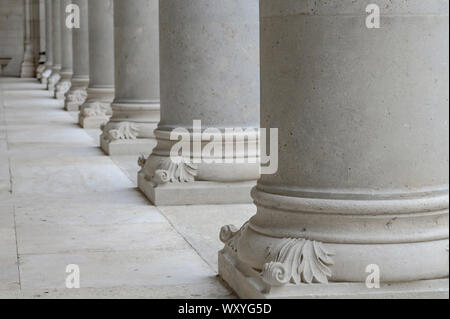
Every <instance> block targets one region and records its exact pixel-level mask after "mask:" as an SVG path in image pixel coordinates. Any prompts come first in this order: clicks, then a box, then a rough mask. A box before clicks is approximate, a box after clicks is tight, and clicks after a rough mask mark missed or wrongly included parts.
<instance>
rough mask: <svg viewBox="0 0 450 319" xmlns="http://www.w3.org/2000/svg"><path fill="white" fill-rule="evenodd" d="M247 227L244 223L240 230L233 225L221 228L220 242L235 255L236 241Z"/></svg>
mask: <svg viewBox="0 0 450 319" xmlns="http://www.w3.org/2000/svg"><path fill="white" fill-rule="evenodd" d="M247 226H248V223H245V224H244V225H243V226H242V227H241V229H237V227H236V226H234V225H226V226H223V227H222V228H221V229H220V241H221V242H222V243H224V244H225V245H226V246H227V247H229V248H230V249H231V250H233V251H234V252H235V253H236V252H237V246H238V245H237V244H238V241H239V239H240V237H241V234H242V232H243V231H244V230H245V229H246V228H247Z"/></svg>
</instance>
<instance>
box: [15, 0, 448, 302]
mask: <svg viewBox="0 0 450 319" xmlns="http://www.w3.org/2000/svg"><path fill="white" fill-rule="evenodd" d="M37 2H39V1H38V0H25V8H26V9H25V13H26V14H25V17H26V26H27V28H26V34H25V54H24V62H23V65H22V76H23V77H33V76H35V75H36V74H37V75H36V76H37V77H38V78H39V79H40V81H41V82H42V83H43V84H45V85H47V86H48V90H49V91H51V92H52V93H53V92H54V94H55V98H58V99H64V100H65V109H66V110H67V111H79V123H80V125H81V126H82V127H84V128H98V129H102V130H103V134H102V135H101V137H100V138H101V141H100V144H101V147H102V149H103V150H104V151H105V152H106V153H107V154H109V155H134V156H136V160H138V161H139V164H140V165H141V170H140V172H139V173H138V174H139V176H138V186H139V188H140V189H141V190H142V191H143V192H144V193H145V194H146V196H147V197H148V198H149V199H150V200H151V202H152V203H154V204H155V205H192V204H233V203H251V202H252V201H254V203H255V204H256V206H257V208H258V210H257V214H256V215H255V216H254V217H253V218H251V219H250V220H249V221H248V222H247V223H245V224H244V225H243V226H242V227H241V228H239V227H235V226H233V225H228V226H224V227H223V228H222V230H221V231H220V238H221V240H222V241H223V243H224V245H225V247H224V249H223V250H222V251H220V252H219V272H220V275H221V276H222V278H223V279H224V280H225V281H226V282H227V283H228V284H229V285H230V286H231V287H232V288H233V289H234V290H235V291H236V292H237V293H238V295H239V296H241V297H302V296H306V295H308V293H309V291H310V290H311V289H315V291H316V292H317V289H318V290H319V291H320V290H323V291H330V289H331V290H332V289H337V290H336V291H338V293H341V294H343V295H345V294H347V295H348V294H350V295H351V294H352V292H355V294H356V295H357V291H358V289H360V288H359V287H360V286H358V283H365V282H366V281H367V278H368V276H369V275H370V274H368V270H369V272H370V269H378V271H379V277H380V280H381V282H384V283H390V284H391V285H393V286H394V287H398V289H397V291H400V292H403V293H406V294H408V292H410V291H414V290H415V291H417V290H420V289H422V288H423V287H424V286H423V285H425V286H427V287H434V288H430V289H432V290H433V291H436V292H438V291H441V288H442V286H447V289H448V279H446V278H448V272H449V269H448V266H449V264H448V258H449V256H448V254H449V252H448V251H449V249H448V247H449V246H448V245H449V241H448V238H449V237H448V166H449V162H448V154H449V152H448V145H449V143H448V142H449V141H448V136H449V134H448V133H449V132H448V116H449V114H448V111H449V108H448V79H449V77H448V58H449V56H448V1H445V0H430V1H426V2H424V1H420V0H411V1H389V0H377V1H374V0H371V1H366V0H361V1H342V0H332V1H327V2H320V1H290V0H277V1H273V0H260V1H259V0H245V1H241V0H225V1H224V0H208V1H206V0H190V1H185V0H160V1H158V0H126V1H124V0H114V1H113V0H95V1H88V0H61V1H60V0H45V1H44V0H41V1H40V5H36V3H37ZM374 2H376V3H377V5H378V6H379V8H381V14H382V20H381V21H382V25H381V27H380V28H369V27H368V26H367V25H366V23H367V16H368V13H367V11H366V8H367V7H368V5H369V4H372V3H374ZM33 4H34V6H33ZM69 4H75V5H76V6H77V7H78V8H79V13H80V26H79V28H73V29H70V28H68V27H67V26H66V18H67V15H68V13H67V12H66V8H67V6H68V5H69ZM33 8H34V9H33ZM39 12H40V13H39ZM42 15H44V16H45V19H44V20H42V18H41V19H39V17H42ZM33 16H34V17H38V19H37V20H38V21H41V23H40V28H38V30H41V31H39V32H36V31H33V30H35V29H36V28H32V21H33ZM35 20H36V19H35ZM44 22H45V24H44ZM42 25H44V26H45V27H44V28H42ZM33 32H34V33H33ZM33 34H34V37H35V39H34V40H33ZM43 37H45V41H42V40H43V39H42V38H43ZM35 46H41V47H42V46H43V48H41V49H38V50H36V48H35ZM44 51H45V56H44V58H43V57H42V56H39V53H41V55H42V52H44ZM36 54H37V55H38V56H36ZM39 63H40V64H39ZM36 71H37V72H36ZM199 125H201V126H200V127H199ZM260 127H261V128H267V129H269V128H275V129H277V130H278V134H277V136H278V139H275V140H273V139H272V140H271V143H275V144H276V145H270V146H271V147H265V148H266V150H265V151H269V150H270V151H273V153H274V154H276V155H277V158H276V159H275V160H276V162H277V165H278V169H277V170H275V171H274V172H270V173H269V174H268V173H267V172H265V171H264V169H262V162H263V157H264V158H265V157H266V154H264V153H265V152H263V153H262V154H260V151H259V150H260V149H264V148H262V147H261V145H260V144H265V140H266V138H265V136H264V138H263V136H261V134H262V132H261V133H260V132H259V130H258V129H259V128H260ZM174 133H176V134H174ZM174 136H175V137H174ZM260 140H261V142H260ZM253 145H258V147H253ZM174 149H175V150H176V152H174ZM186 150H189V152H187V151H186ZM206 150H207V151H206ZM230 150H231V152H230ZM261 155H264V156H261ZM272 155H273V154H272ZM271 164H273V163H271ZM236 226H241V225H236ZM151 236H152V234H149V239H151ZM374 267H375V268H374ZM405 282H406V283H407V284H404V283H405ZM343 283H345V284H346V285H345V286H342V284H343ZM402 283H403V284H402ZM342 287H343V288H342ZM420 291H421V290H420Z"/></svg>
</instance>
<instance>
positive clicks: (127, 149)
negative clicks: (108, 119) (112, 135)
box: [100, 134, 156, 161]
mask: <svg viewBox="0 0 450 319" xmlns="http://www.w3.org/2000/svg"><path fill="white" fill-rule="evenodd" d="M100 146H101V148H102V150H103V151H104V152H105V153H106V154H108V155H113V156H114V155H136V156H139V155H144V156H145V157H148V156H149V155H150V154H151V153H152V150H153V148H154V147H155V146H156V139H150V138H137V139H134V140H117V141H110V140H108V139H105V138H103V134H102V135H101V136H100ZM136 161H137V157H136Z"/></svg>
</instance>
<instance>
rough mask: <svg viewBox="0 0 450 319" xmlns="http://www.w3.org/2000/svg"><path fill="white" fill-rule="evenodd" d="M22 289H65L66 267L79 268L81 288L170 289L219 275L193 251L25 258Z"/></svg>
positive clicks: (75, 254)
mask: <svg viewBox="0 0 450 319" xmlns="http://www.w3.org/2000/svg"><path fill="white" fill-rule="evenodd" d="M20 260H21V263H20V272H21V274H20V275H21V286H22V288H23V289H51V288H65V279H66V275H67V274H66V273H65V270H66V267H67V265H70V264H76V265H78V266H79V267H80V279H81V287H84V288H89V287H93V288H101V287H103V288H107V287H118V286H127V287H133V286H170V285H178V284H191V283H205V282H208V281H209V280H210V279H211V278H214V277H215V276H216V274H215V273H214V272H213V271H212V270H211V269H210V268H209V267H208V266H207V265H206V264H205V263H204V262H203V261H202V260H201V259H200V258H199V257H198V255H197V254H196V253H195V252H194V251H193V250H192V249H185V250H171V251H164V250H159V251H145V250H135V251H126V252H116V253H111V252H109V253H103V252H91V253H86V252H80V253H67V254H50V255H23V256H21V258H20Z"/></svg>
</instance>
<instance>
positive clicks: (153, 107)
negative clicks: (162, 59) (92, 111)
mask: <svg viewBox="0 0 450 319" xmlns="http://www.w3.org/2000/svg"><path fill="white" fill-rule="evenodd" d="M158 15H159V12H158V0H134V1H121V0H115V1H114V43H115V83H116V85H115V89H116V96H115V99H114V102H113V104H112V110H113V116H112V118H111V120H110V121H109V122H108V124H107V125H106V126H105V128H104V130H103V134H102V136H101V138H100V143H101V146H102V148H103V150H104V151H105V152H106V153H107V154H110V155H139V154H146V155H147V156H148V155H149V154H150V153H151V151H152V149H153V148H154V147H155V145H156V139H155V136H154V134H153V131H154V130H155V128H156V126H157V124H158V122H159V118H160V116H159V34H158V29H159V26H158Z"/></svg>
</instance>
